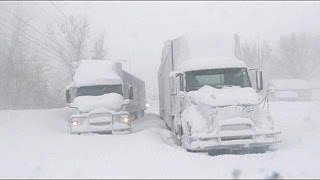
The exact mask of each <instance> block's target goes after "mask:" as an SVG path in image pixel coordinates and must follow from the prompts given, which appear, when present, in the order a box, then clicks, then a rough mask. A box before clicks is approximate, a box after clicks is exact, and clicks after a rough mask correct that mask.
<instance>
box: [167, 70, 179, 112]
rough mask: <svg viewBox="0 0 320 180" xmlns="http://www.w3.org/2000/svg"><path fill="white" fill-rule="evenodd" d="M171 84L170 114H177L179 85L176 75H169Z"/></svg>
mask: <svg viewBox="0 0 320 180" xmlns="http://www.w3.org/2000/svg"><path fill="white" fill-rule="evenodd" d="M169 84H170V87H169V88H170V115H171V116H173V115H174V114H175V106H176V95H177V86H176V77H175V76H170V77H169Z"/></svg>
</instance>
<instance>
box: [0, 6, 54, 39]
mask: <svg viewBox="0 0 320 180" xmlns="http://www.w3.org/2000/svg"><path fill="white" fill-rule="evenodd" d="M0 10H2V11H5V12H7V13H9V14H10V15H11V16H13V17H15V18H17V19H18V20H20V21H21V22H23V23H24V24H26V25H27V26H29V27H30V28H32V29H33V30H34V31H36V32H37V33H39V34H40V35H41V36H43V37H45V38H46V39H48V40H49V41H51V39H50V38H48V37H47V36H46V35H44V34H43V33H42V32H40V31H38V30H37V29H36V28H35V27H33V26H31V25H30V24H28V23H27V22H25V21H24V20H23V19H21V18H20V17H17V16H16V15H15V14H13V13H11V12H10V11H7V10H4V9H0Z"/></svg>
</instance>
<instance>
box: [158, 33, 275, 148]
mask: <svg viewBox="0 0 320 180" xmlns="http://www.w3.org/2000/svg"><path fill="white" fill-rule="evenodd" d="M240 59H241V53H240V39H239V36H238V35H236V34H233V35H230V36H229V35H215V34H214V33H189V34H186V35H183V36H180V37H178V38H176V39H173V40H168V41H166V42H165V45H164V47H163V50H162V56H161V64H160V67H159V69H158V82H159V84H158V86H159V110H160V118H161V119H163V120H164V121H165V122H166V124H167V126H168V128H169V129H170V130H171V131H172V132H173V133H175V135H176V137H177V139H179V140H180V142H181V145H182V146H183V147H184V148H185V149H186V150H188V151H195V152H197V151H211V150H225V149H228V150H236V149H245V148H249V149H250V148H251V147H252V149H255V148H256V149H264V150H267V149H269V147H270V146H272V145H274V144H275V143H278V142H280V141H281V140H280V139H279V137H278V135H279V134H280V133H281V132H280V131H278V130H276V129H275V127H274V124H273V119H272V117H271V116H270V115H269V114H268V112H267V111H265V110H264V109H262V108H261V107H260V106H259V104H261V101H260V99H259V97H260V96H259V95H258V93H257V92H259V91H261V90H262V89H263V80H262V71H260V70H257V69H248V68H247V66H246V64H245V63H244V62H243V61H242V60H240ZM249 70H250V72H251V71H254V72H255V73H253V74H255V76H254V78H252V79H250V77H249V73H248V71H249ZM250 74H251V73H250ZM253 83H254V84H255V85H256V87H253V86H252V84H253Z"/></svg>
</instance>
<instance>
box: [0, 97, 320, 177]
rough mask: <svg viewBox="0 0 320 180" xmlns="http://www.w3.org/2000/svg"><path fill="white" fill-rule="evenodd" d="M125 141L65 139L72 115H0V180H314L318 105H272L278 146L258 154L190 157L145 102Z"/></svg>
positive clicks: (318, 161)
mask: <svg viewBox="0 0 320 180" xmlns="http://www.w3.org/2000/svg"><path fill="white" fill-rule="evenodd" d="M150 104H151V105H152V106H151V108H150V109H148V111H147V114H146V116H145V117H144V118H141V119H138V120H136V121H134V124H133V133H132V134H129V135H96V134H86V135H70V134H69V126H68V123H67V119H68V117H70V115H71V114H72V111H73V110H70V109H67V108H64V109H51V110H30V111H0V178H232V177H233V175H235V174H237V175H239V177H240V178H249V177H250V178H268V177H271V176H272V174H274V173H279V174H280V176H282V177H285V178H303V177H306V178H320V175H319V172H318V167H319V166H320V145H319V143H318V142H319V138H320V137H319V136H320V134H319V132H320V131H319V130H320V121H319V117H320V112H319V107H320V102H273V103H271V105H270V110H271V114H272V115H274V118H275V124H276V126H278V127H279V129H280V130H282V139H283V142H282V143H281V144H279V145H277V146H276V147H275V148H274V149H275V150H274V151H269V152H267V153H264V154H224V155H218V156H209V155H208V154H207V153H190V152H187V151H185V150H184V149H182V148H181V147H180V146H178V145H176V142H175V138H173V136H172V134H171V133H170V131H168V130H167V129H166V126H165V124H164V123H163V121H161V120H160V119H159V117H158V115H157V113H158V112H157V111H158V107H157V106H158V105H157V102H150Z"/></svg>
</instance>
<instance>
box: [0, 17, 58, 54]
mask: <svg viewBox="0 0 320 180" xmlns="http://www.w3.org/2000/svg"><path fill="white" fill-rule="evenodd" d="M0 20H2V21H4V22H6V23H8V21H6V20H4V19H3V18H1V17H0ZM8 24H9V23H8ZM2 25H4V26H6V27H7V28H9V29H11V30H14V29H13V28H11V27H9V26H8V25H6V24H2ZM10 25H11V26H13V25H12V24H10ZM14 28H17V27H14ZM21 35H22V36H23V37H24V38H26V39H27V40H29V41H30V42H31V43H33V44H35V45H37V46H38V47H41V48H43V49H44V50H46V51H47V52H50V53H51V54H53V55H55V56H57V57H59V58H60V56H59V55H58V54H57V53H56V52H54V51H52V50H51V49H48V48H51V47H49V46H48V45H46V44H41V43H40V42H35V41H33V40H31V39H30V37H32V38H34V37H33V36H31V35H28V34H27V33H26V35H28V36H26V35H24V34H21ZM34 39H35V40H36V41H39V40H38V39H36V38H34ZM29 47H30V46H29ZM47 47H48V48H47ZM30 48H31V47H30Z"/></svg>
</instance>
